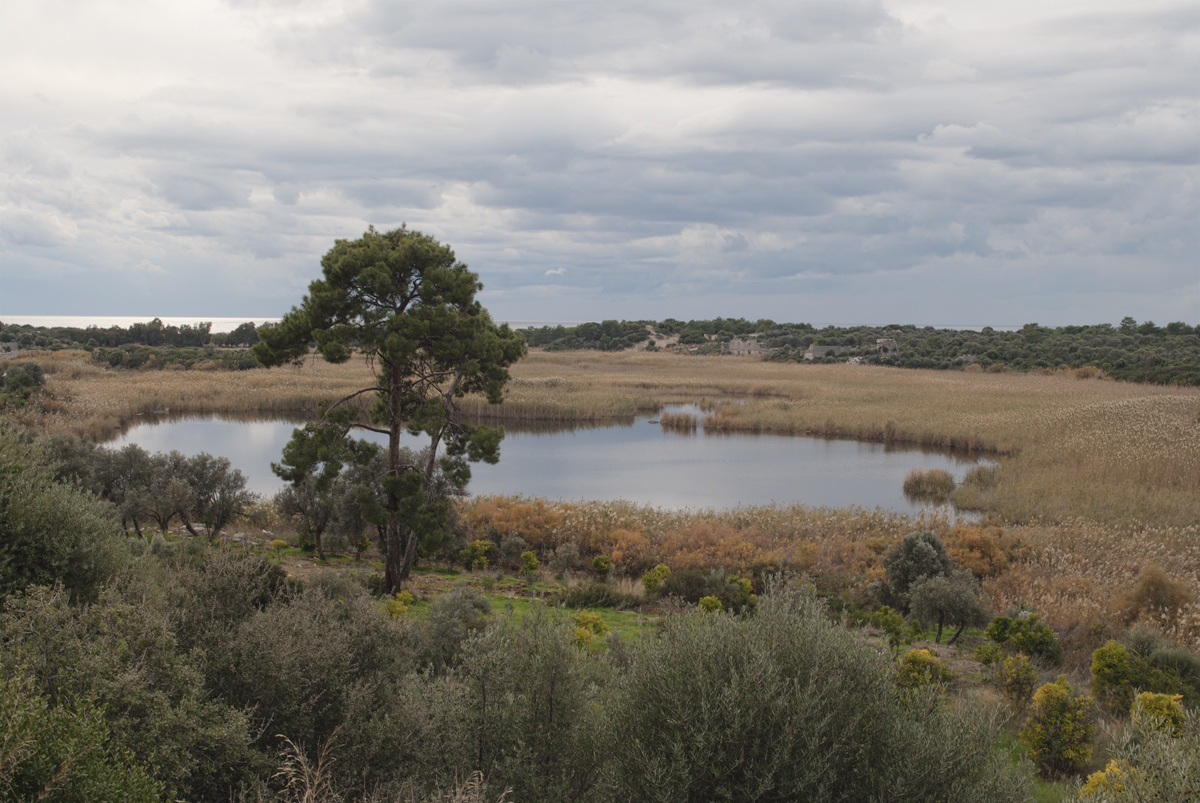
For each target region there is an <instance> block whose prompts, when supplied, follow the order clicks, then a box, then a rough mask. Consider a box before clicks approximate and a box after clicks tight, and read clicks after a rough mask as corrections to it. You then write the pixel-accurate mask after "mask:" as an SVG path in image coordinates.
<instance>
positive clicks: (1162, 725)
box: [1129, 691, 1183, 736]
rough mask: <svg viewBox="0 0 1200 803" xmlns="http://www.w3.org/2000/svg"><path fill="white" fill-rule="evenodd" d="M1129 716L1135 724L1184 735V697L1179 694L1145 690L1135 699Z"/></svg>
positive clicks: (1175, 734)
mask: <svg viewBox="0 0 1200 803" xmlns="http://www.w3.org/2000/svg"><path fill="white" fill-rule="evenodd" d="M1129 717H1130V719H1131V720H1132V721H1133V722H1134V724H1135V725H1140V726H1142V727H1144V728H1147V729H1150V730H1163V731H1165V732H1166V733H1169V734H1171V735H1172V736H1182V735H1183V697H1182V695H1179V694H1155V693H1154V692H1148V691H1144V692H1142V693H1141V694H1139V695H1138V696H1137V699H1136V700H1134V701H1133V708H1131V709H1130V711H1129Z"/></svg>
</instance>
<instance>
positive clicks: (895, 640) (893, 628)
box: [870, 605, 909, 657]
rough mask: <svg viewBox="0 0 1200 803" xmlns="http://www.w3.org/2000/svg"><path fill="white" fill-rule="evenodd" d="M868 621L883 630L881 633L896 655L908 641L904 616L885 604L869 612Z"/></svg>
mask: <svg viewBox="0 0 1200 803" xmlns="http://www.w3.org/2000/svg"><path fill="white" fill-rule="evenodd" d="M870 621H871V624H873V625H875V626H876V627H878V628H879V629H880V630H881V631H883V635H884V636H885V637H886V638H887V641H888V646H890V647H891V648H892V652H894V653H895V654H896V656H897V657H898V656H899V655H900V648H901V647H903V646H904V645H905V644H907V643H909V641H908V639H907V634H908V629H907V627H906V626H905V622H904V617H903V616H901V615H900V614H898V613H896V612H895V611H893V610H892V609H891V608H889V607H888V606H887V605H884V606H882V607H881V608H879V610H877V611H875V612H873V613H872V614H871V619H870Z"/></svg>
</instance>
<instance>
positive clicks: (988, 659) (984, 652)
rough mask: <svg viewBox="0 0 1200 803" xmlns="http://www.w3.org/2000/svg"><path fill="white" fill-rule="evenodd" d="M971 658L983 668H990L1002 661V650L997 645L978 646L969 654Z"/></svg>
mask: <svg viewBox="0 0 1200 803" xmlns="http://www.w3.org/2000/svg"><path fill="white" fill-rule="evenodd" d="M971 657H972V658H974V659H975V660H976V661H978V662H979V663H981V664H983V665H984V666H991V665H992V664H996V663H999V662H1000V661H1002V660H1003V659H1004V650H1003V649H1001V647H1000V645H999V644H995V643H992V644H980V645H979V646H978V647H976V648H975V651H974V652H973V653H971Z"/></svg>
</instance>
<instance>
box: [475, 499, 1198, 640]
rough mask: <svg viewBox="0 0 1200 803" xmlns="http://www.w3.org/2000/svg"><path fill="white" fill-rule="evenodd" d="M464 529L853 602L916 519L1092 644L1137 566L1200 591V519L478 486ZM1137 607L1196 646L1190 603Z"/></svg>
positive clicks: (1123, 610)
mask: <svg viewBox="0 0 1200 803" xmlns="http://www.w3.org/2000/svg"><path fill="white" fill-rule="evenodd" d="M460 513H461V516H462V521H463V523H464V524H465V526H466V527H467V528H468V530H469V533H470V537H471V538H491V539H493V540H496V539H497V538H499V537H505V536H511V535H519V536H521V537H522V538H524V539H525V540H526V542H527V543H528V544H530V546H531V547H532V548H535V549H539V550H541V551H543V553H546V552H549V551H550V550H553V549H554V548H556V547H557V546H558V545H560V544H563V543H567V542H571V543H574V544H575V545H576V546H577V547H578V548H579V551H580V554H581V555H583V556H584V558H585V560H584V563H585V564H586V563H588V562H589V561H590V558H591V557H592V556H594V555H599V554H604V555H609V556H610V557H612V559H613V560H614V562H615V563H616V564H617V566H618V567H623V569H624V572H625V574H626V575H627V576H628V577H630V578H637V577H640V576H641V574H642V572H644V571H645V570H646V569H648V568H650V567H651V566H654V565H656V564H658V563H665V564H667V565H668V566H671V567H672V568H674V569H690V568H695V569H713V568H721V569H724V570H726V571H727V572H730V573H732V574H738V575H742V576H746V577H755V576H761V575H763V574H766V573H770V572H774V571H779V570H788V571H794V572H806V573H809V574H810V575H812V576H814V577H819V578H824V580H822V582H825V583H832V584H833V585H834V586H835V587H836V588H837V589H838V590H848V591H849V592H850V596H851V597H853V596H855V595H856V594H857V595H858V596H859V597H860V598H862V595H863V593H864V592H865V589H866V586H867V584H868V583H869V582H870V581H871V580H872V579H875V578H878V577H882V576H883V573H884V572H883V566H882V560H881V559H882V556H883V554H884V553H885V552H886V551H887V549H888V547H890V546H891V545H892V544H895V543H897V542H898V541H899V540H900V538H901V537H903V535H904V533H906V532H909V531H911V530H913V529H928V530H933V531H935V532H938V533H939V534H940V535H941V536H942V538H943V539H944V540H945V542H946V545H947V549H948V551H949V552H950V554H951V555H952V556H953V557H954V558H955V559H956V560H957V561H958V562H959V563H960V564H961V565H962V566H964V567H966V568H967V569H969V570H971V571H972V572H973V573H975V574H976V576H978V577H980V578H982V579H983V583H984V590H985V591H986V592H987V594H988V597H989V601H990V604H991V607H992V610H993V612H994V613H998V614H999V613H1004V612H1005V611H1007V610H1009V609H1011V608H1015V607H1017V606H1019V605H1022V604H1024V605H1029V606H1032V607H1033V608H1034V609H1035V610H1037V611H1039V612H1041V613H1042V614H1043V615H1044V616H1045V617H1046V619H1047V620H1048V621H1050V622H1052V623H1053V624H1055V625H1056V626H1058V627H1059V628H1060V629H1061V630H1062V631H1063V632H1064V633H1067V634H1074V635H1075V637H1074V639H1073V641H1072V644H1071V646H1073V647H1074V648H1076V649H1079V650H1090V649H1092V648H1094V647H1097V646H1100V644H1102V643H1103V639H1104V638H1107V637H1111V636H1112V635H1113V634H1114V632H1115V630H1116V629H1117V628H1119V627H1121V626H1122V625H1123V624H1127V623H1128V622H1129V616H1128V606H1129V599H1130V596H1131V591H1132V590H1133V589H1134V588H1135V587H1136V586H1137V583H1138V582H1139V578H1141V577H1144V576H1145V575H1144V570H1145V568H1146V567H1147V566H1156V567H1160V568H1161V570H1162V574H1163V575H1164V576H1165V577H1167V578H1169V579H1170V582H1172V583H1175V584H1178V585H1179V586H1180V587H1181V588H1183V589H1190V590H1191V591H1192V592H1194V591H1195V590H1197V589H1200V526H1191V527H1182V528H1180V527H1143V528H1140V529H1138V530H1136V531H1130V530H1129V529H1128V528H1122V527H1113V526H1105V525H1101V524H1097V523H1095V522H1088V521H1083V520H1069V521H1063V522H1059V523H1056V524H1026V525H1008V526H1001V525H990V526H977V525H957V526H952V525H951V524H950V523H949V522H948V521H947V520H946V519H945V518H943V517H939V516H937V515H936V514H929V515H926V516H925V517H924V518H921V519H918V520H916V521H914V520H913V519H911V518H909V517H908V516H905V515H902V514H899V513H889V512H885V511H878V510H876V511H865V510H861V509H837V510H834V509H827V508H812V507H805V506H803V505H790V506H781V505H771V506H765V507H742V508H735V509H733V510H705V511H678V510H664V509H660V508H654V507H649V506H645V505H637V504H633V503H631V502H626V501H607V502H584V503H568V502H548V501H545V500H541V499H526V498H523V497H510V496H484V497H475V498H473V499H468V500H464V501H463V502H462V503H460ZM1190 596H1191V599H1192V601H1191V602H1187V603H1185V604H1183V605H1181V606H1179V607H1176V608H1173V609H1170V610H1145V611H1141V613H1140V615H1141V616H1142V618H1143V619H1146V618H1149V620H1150V621H1152V622H1153V623H1154V624H1155V625H1156V626H1158V627H1159V628H1160V629H1162V630H1163V631H1164V632H1165V633H1166V634H1167V635H1169V636H1171V637H1172V638H1174V639H1176V640H1177V641H1178V642H1179V643H1181V644H1184V645H1186V646H1188V647H1190V648H1191V649H1194V650H1198V651H1200V604H1198V596H1197V594H1196V593H1191V595H1190Z"/></svg>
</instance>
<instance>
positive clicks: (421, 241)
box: [254, 226, 525, 593]
mask: <svg viewBox="0 0 1200 803" xmlns="http://www.w3.org/2000/svg"><path fill="white" fill-rule="evenodd" d="M321 268H322V271H323V273H324V278H323V279H317V280H315V281H314V282H312V284H310V285H309V288H308V295H306V296H305V297H304V299H303V301H302V302H301V303H300V306H298V307H293V308H292V311H291V312H289V313H288V314H287V315H285V316H284V318H283V320H281V321H280V322H279V324H278V325H277V326H273V327H263V328H262V329H260V330H259V333H258V334H259V337H260V339H261V340H260V342H259V343H258V344H257V345H256V346H255V347H254V354H255V356H256V357H257V358H258V360H259V362H261V363H262V364H263V365H266V366H268V367H272V366H278V365H283V364H285V363H292V362H297V361H300V360H302V359H303V357H304V356H305V355H307V354H308V353H309V347H310V343H314V342H315V344H316V349H317V351H318V352H319V353H320V354H321V356H323V357H324V358H325V359H326V360H327V361H329V362H333V363H341V362H345V361H346V360H348V359H350V357H351V356H352V354H354V353H355V352H356V351H357V352H360V353H362V354H363V355H365V357H366V359H367V361H368V362H369V363H370V364H371V365H373V366H374V368H375V376H376V383H375V384H374V385H372V386H370V387H365V388H362V389H360V390H357V391H355V392H354V393H352V394H350V395H348V396H346V397H344V398H342V399H340V400H338V401H337V402H335V403H334V404H332V405H331V406H330V407H329V408H328V409H327V410H326V411H325V414H324V415H323V416H322V418H321V419H320V421H318V422H317V425H316V426H310V427H305V428H303V429H298V430H296V433H295V434H294V435H293V440H292V443H291V444H289V449H290V454H285V462H288V463H290V466H291V467H292V468H293V469H295V471H296V474H295V476H299V475H300V474H304V473H308V472H309V471H313V470H316V469H317V468H318V466H327V464H328V463H329V462H330V461H332V462H334V463H340V462H341V461H340V460H339V459H338V457H337V450H338V449H339V448H343V447H345V446H347V445H348V440H349V432H350V431H351V430H352V429H355V428H360V429H367V430H372V431H375V432H381V433H384V434H386V435H387V436H388V469H387V474H386V475H385V476H384V478H383V490H384V499H385V502H384V506H383V507H384V510H383V511H382V512H381V514H382V516H383V517H384V518H385V528H386V533H387V538H386V542H387V561H386V571H385V574H384V590H385V591H386V592H387V593H392V592H394V591H397V590H399V588H400V584H401V582H402V581H403V580H405V579H407V577H408V574H409V571H410V569H411V568H412V563H413V560H414V558H415V557H416V551H417V546H418V544H419V543H422V542H423V543H426V544H434V543H436V542H438V541H439V540H440V539H441V538H444V537H445V536H446V533H447V530H448V526H449V519H450V508H449V501H448V499H447V498H446V497H445V496H444V495H439V494H438V493H437V488H436V481H435V480H436V473H437V469H438V468H439V465H440V468H441V469H442V473H443V474H445V476H446V477H447V478H449V479H450V481H451V482H452V483H453V485H454V486H455V487H456V488H459V489H461V488H464V487H466V484H467V482H468V481H469V480H470V476H471V472H470V467H469V465H468V463H470V462H476V461H479V460H484V461H486V462H489V463H495V462H496V461H498V460H499V458H500V440H501V438H503V437H504V430H503V429H502V428H492V427H486V426H470V425H467V424H465V423H463V422H462V421H460V420H456V416H455V410H456V406H457V400H458V399H460V398H462V397H463V396H465V395H467V394H476V393H477V394H481V395H483V396H485V397H486V398H487V400H488V401H489V402H490V403H492V404H498V403H500V401H501V400H502V393H503V390H504V385H505V383H506V382H507V381H508V378H509V377H508V370H507V369H508V366H510V365H511V364H512V363H514V362H515V361H517V360H518V359H520V358H521V357H522V356H523V355H524V354H525V342H524V340H523V339H522V338H521V336H520V334H518V333H516V332H513V331H512V330H511V329H509V327H508V325H507V324H503V325H500V326H497V325H496V324H495V323H494V322H493V321H492V318H491V316H490V315H488V312H487V310H485V309H484V308H483V306H482V305H481V304H480V303H479V302H478V301H476V300H475V294H476V293H477V292H478V291H479V290H481V289H483V285H482V284H480V282H479V278H478V276H476V275H475V274H474V273H472V272H471V271H469V270H468V269H467V266H466V265H464V264H463V263H461V262H459V261H457V260H456V259H455V257H454V251H453V250H452V249H451V248H450V247H449V246H446V245H443V244H442V243H439V242H438V241H437V240H435V239H434V238H433V237H429V236H427V235H424V234H421V233H420V232H417V231H410V230H409V229H408V228H407V227H404V226H402V227H400V228H399V229H395V230H394V231H388V232H378V231H376V230H375V227H374V226H372V227H371V228H370V229H368V230H367V232H366V233H365V234H363V236H362V237H361V238H360V239H358V240H337V241H336V242H335V243H334V246H333V248H332V249H330V251H329V253H327V254H326V255H325V256H324V258H323V259H322V260H321ZM364 395H370V396H374V397H375V402H374V404H373V406H372V407H371V408H370V414H369V421H368V422H364V421H362V420H361V419H360V418H359V417H358V415H357V414H358V410H357V409H356V408H354V407H348V406H347V405H348V404H349V403H350V402H351V401H353V400H354V399H356V398H357V397H359V396H364ZM406 429H407V430H408V432H410V433H412V434H414V435H424V436H425V437H427V438H428V439H429V445H428V448H427V449H426V451H425V459H424V460H423V461H420V462H417V463H412V462H405V461H404V460H403V459H402V456H401V448H400V440H401V437H402V434H403V432H404V431H405V430H406Z"/></svg>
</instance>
